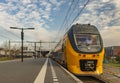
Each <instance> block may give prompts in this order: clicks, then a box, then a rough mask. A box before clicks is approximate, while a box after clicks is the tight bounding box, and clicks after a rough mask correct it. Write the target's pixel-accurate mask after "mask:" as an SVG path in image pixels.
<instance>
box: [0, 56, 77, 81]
mask: <svg viewBox="0 0 120 83" xmlns="http://www.w3.org/2000/svg"><path fill="white" fill-rule="evenodd" d="M0 83H76V81H75V80H74V79H73V78H72V77H71V76H69V75H68V74H67V73H66V72H65V71H64V70H62V69H61V68H60V66H59V65H58V64H57V63H56V62H54V61H52V60H51V59H48V58H39V59H33V58H31V59H24V62H21V61H20V60H15V61H7V62H0Z"/></svg>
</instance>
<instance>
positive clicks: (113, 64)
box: [109, 63, 120, 67]
mask: <svg viewBox="0 0 120 83" xmlns="http://www.w3.org/2000/svg"><path fill="white" fill-rule="evenodd" d="M109 65H111V66H115V67H120V63H118V64H116V63H109Z"/></svg>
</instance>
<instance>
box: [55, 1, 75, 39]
mask: <svg viewBox="0 0 120 83" xmlns="http://www.w3.org/2000/svg"><path fill="white" fill-rule="evenodd" d="M73 3H74V0H72V2H71V4H70V7H69V9H68V11H67V13H66V15H65V18H64V19H63V22H62V24H61V26H60V27H59V28H58V29H59V30H58V35H57V36H56V37H55V40H56V39H57V37H58V36H59V34H60V31H61V30H62V28H63V25H64V23H65V21H66V19H67V17H68V14H69V12H70V10H71V7H72V5H73Z"/></svg>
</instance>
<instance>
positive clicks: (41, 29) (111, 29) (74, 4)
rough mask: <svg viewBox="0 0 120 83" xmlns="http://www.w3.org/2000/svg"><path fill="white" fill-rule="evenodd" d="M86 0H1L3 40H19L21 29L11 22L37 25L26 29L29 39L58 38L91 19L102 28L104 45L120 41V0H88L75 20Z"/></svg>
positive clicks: (55, 39)
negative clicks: (17, 28) (31, 28)
mask: <svg viewBox="0 0 120 83" xmlns="http://www.w3.org/2000/svg"><path fill="white" fill-rule="evenodd" d="M87 1H88V0H0V41H1V42H2V41H6V40H12V41H14V40H20V36H21V35H20V30H13V29H10V28H9V27H11V26H15V27H19V28H28V27H34V28H35V30H26V31H24V35H25V40H26V41H28V40H29V41H40V40H42V41H57V40H59V39H60V38H61V34H62V35H63V34H64V32H65V31H66V30H67V28H69V27H70V25H72V24H74V23H81V24H86V23H90V24H92V25H95V26H96V27H97V28H98V29H99V31H100V33H101V35H102V38H103V41H104V46H113V45H120V37H119V36H120V0H89V2H88V4H87V5H86V7H85V8H84V10H83V11H82V12H81V13H80V15H79V17H78V18H77V19H76V20H75V21H74V23H72V21H73V20H74V18H75V17H76V16H77V15H78V13H79V12H80V11H81V9H82V8H83V7H84V5H85V4H86V3H87ZM65 18H66V19H65ZM71 23H72V24H71ZM59 30H60V31H59Z"/></svg>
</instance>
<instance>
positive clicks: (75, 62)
mask: <svg viewBox="0 0 120 83" xmlns="http://www.w3.org/2000/svg"><path fill="white" fill-rule="evenodd" d="M52 58H53V59H54V60H55V61H57V62H58V63H60V64H61V65H63V66H64V67H66V68H67V69H68V70H69V71H70V72H71V73H73V74H75V75H101V74H102V73H103V59H104V47H103V40H102V37H101V35H100V32H99V30H98V29H97V27H96V26H94V25H91V24H78V23H77V24H74V25H72V27H71V28H70V29H69V30H68V31H67V32H66V33H65V35H64V36H63V38H62V39H61V40H60V41H59V42H58V44H57V45H56V46H55V48H54V50H53V54H52Z"/></svg>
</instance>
